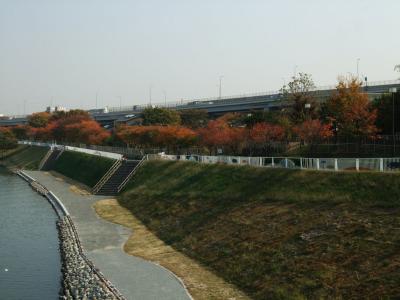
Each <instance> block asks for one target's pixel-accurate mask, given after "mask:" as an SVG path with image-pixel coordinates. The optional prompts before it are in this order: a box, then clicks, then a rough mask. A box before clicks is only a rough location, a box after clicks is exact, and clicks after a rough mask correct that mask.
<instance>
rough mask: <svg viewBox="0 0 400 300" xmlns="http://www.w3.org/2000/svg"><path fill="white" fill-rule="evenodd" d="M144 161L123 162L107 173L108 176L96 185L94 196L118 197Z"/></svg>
mask: <svg viewBox="0 0 400 300" xmlns="http://www.w3.org/2000/svg"><path fill="white" fill-rule="evenodd" d="M144 160H145V158H143V159H142V160H121V161H119V162H120V163H119V164H115V165H114V166H113V167H111V168H110V170H109V172H107V174H106V175H107V176H106V175H104V176H103V178H102V179H101V180H100V181H99V182H98V184H96V186H95V188H93V194H97V195H105V196H113V195H117V194H118V193H119V192H120V191H121V190H122V189H123V188H124V187H125V185H126V184H127V183H128V181H129V179H131V178H132V176H133V175H134V174H135V172H136V170H137V169H138V168H139V167H140V166H141V165H142V163H143V162H144Z"/></svg>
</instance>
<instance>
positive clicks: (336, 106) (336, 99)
mask: <svg viewBox="0 0 400 300" xmlns="http://www.w3.org/2000/svg"><path fill="white" fill-rule="evenodd" d="M361 84H362V83H361V81H359V79H357V78H355V77H351V78H339V83H338V85H337V87H336V91H335V92H334V93H333V94H332V96H331V97H330V98H329V100H328V102H327V104H326V106H327V115H328V118H329V120H330V121H331V122H332V124H333V126H334V127H335V128H337V130H338V134H339V135H342V136H374V135H375V134H376V132H377V128H376V126H375V120H376V116H377V112H376V109H373V107H372V105H371V103H370V101H369V99H368V95H367V94H366V93H363V92H362V90H361Z"/></svg>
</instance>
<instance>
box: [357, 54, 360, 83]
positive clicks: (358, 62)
mask: <svg viewBox="0 0 400 300" xmlns="http://www.w3.org/2000/svg"><path fill="white" fill-rule="evenodd" d="M359 65H360V59H359V58H357V79H359V78H360V74H359Z"/></svg>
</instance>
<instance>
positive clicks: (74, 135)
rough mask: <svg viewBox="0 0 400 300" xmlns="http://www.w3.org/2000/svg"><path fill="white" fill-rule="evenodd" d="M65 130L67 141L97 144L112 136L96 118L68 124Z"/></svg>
mask: <svg viewBox="0 0 400 300" xmlns="http://www.w3.org/2000/svg"><path fill="white" fill-rule="evenodd" d="M64 130H65V141H66V142H70V143H84V144H90V145H97V144H102V143H103V142H104V141H105V139H107V138H108V137H109V136H110V133H109V132H107V131H106V130H104V128H102V127H101V126H100V125H99V123H97V122H96V121H94V120H82V121H81V122H77V123H72V124H68V125H66V126H65V127H64Z"/></svg>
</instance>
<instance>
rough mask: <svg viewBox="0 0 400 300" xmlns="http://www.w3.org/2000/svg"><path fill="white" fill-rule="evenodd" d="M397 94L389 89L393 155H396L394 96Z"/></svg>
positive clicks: (395, 90)
mask: <svg viewBox="0 0 400 300" xmlns="http://www.w3.org/2000/svg"><path fill="white" fill-rule="evenodd" d="M396 92H397V89H396V88H390V89H389V93H392V138H393V155H394V154H395V153H396V137H395V131H394V125H395V122H394V116H395V113H394V94H395V93H396Z"/></svg>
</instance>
